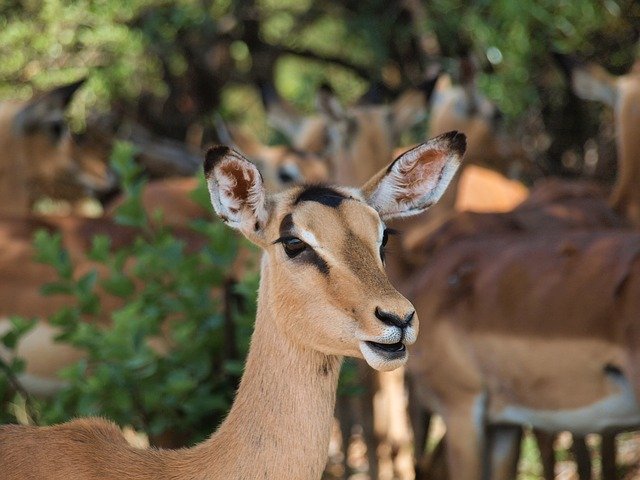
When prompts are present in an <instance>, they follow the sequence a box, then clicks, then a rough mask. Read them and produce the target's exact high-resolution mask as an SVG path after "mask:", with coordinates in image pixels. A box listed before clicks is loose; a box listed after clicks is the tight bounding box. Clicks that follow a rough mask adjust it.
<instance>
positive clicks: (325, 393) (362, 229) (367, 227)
mask: <svg viewBox="0 0 640 480" xmlns="http://www.w3.org/2000/svg"><path fill="white" fill-rule="evenodd" d="M436 143H437V142H436ZM447 155H450V159H451V161H452V162H455V163H457V162H458V161H459V157H460V155H461V153H460V143H459V142H458V143H457V144H455V151H454V152H452V153H451V154H447ZM424 161H426V162H429V161H430V156H429V155H427V156H425V160H424ZM419 162H420V161H419ZM205 170H206V172H207V175H208V183H209V189H210V192H211V196H212V203H213V205H214V207H215V209H216V211H217V212H218V213H219V214H220V215H224V216H225V217H226V218H227V220H226V221H228V222H229V223H230V224H233V225H237V228H238V229H239V230H241V231H242V232H243V233H244V234H245V235H246V236H247V237H248V238H250V239H251V240H252V241H254V242H255V243H256V244H258V245H259V246H260V247H261V248H262V249H263V251H264V254H263V260H262V268H261V284H260V289H259V295H258V312H257V318H256V325H255V331H254V335H253V337H252V342H251V349H250V352H249V356H248V358H247V364H246V368H245V373H244V375H243V378H242V381H241V384H240V387H239V390H238V393H237V396H236V399H235V401H234V404H233V407H232V409H231V411H230V413H229V415H228V417H227V419H226V420H225V421H224V423H223V424H222V426H221V427H220V428H219V429H218V431H217V432H216V433H215V434H214V435H213V436H212V437H211V438H210V439H209V440H207V441H205V442H203V443H201V444H200V445H197V446H196V447H194V448H192V449H183V450H176V451H168V450H148V449H147V450H140V449H136V448H134V447H131V446H129V445H128V444H127V443H126V441H125V440H124V437H122V435H121V433H120V431H119V429H118V428H117V427H115V426H114V425H112V424H110V423H108V422H105V421H104V420H99V419H82V420H75V421H73V422H69V423H67V424H63V425H58V426H54V427H45V428H34V427H18V426H4V427H0V472H2V474H3V477H4V478H7V479H8V480H14V479H24V478H30V479H33V480H37V479H39V478H42V479H45V478H46V479H47V480H56V479H65V480H67V479H78V480H81V479H87V480H93V479H107V480H108V479H120V478H131V479H135V480H139V479H172V480H180V479H195V480H197V479H202V480H204V479H225V480H228V479H258V478H280V479H287V480H288V479H290V480H294V479H296V480H297V479H318V478H320V475H321V473H322V469H323V467H324V464H325V460H326V453H327V449H328V444H329V437H330V431H331V422H332V416H333V409H334V403H335V391H336V387H337V380H338V373H339V366H340V357H341V356H343V355H351V356H358V357H361V356H362V355H363V354H364V352H365V350H364V348H365V347H364V346H363V345H364V344H363V341H364V340H369V341H378V342H383V343H390V342H391V340H389V338H391V337H389V335H392V336H393V337H396V338H400V341H401V342H403V344H405V343H406V344H409V343H412V342H413V341H415V333H416V332H417V328H418V325H417V318H413V319H412V320H411V323H408V324H406V325H405V326H404V327H403V328H402V329H399V328H398V327H395V326H389V325H387V324H386V323H383V322H382V321H380V320H379V319H378V318H376V315H374V311H375V310H376V308H380V309H381V310H383V311H385V312H391V313H394V314H397V315H398V316H399V317H400V318H411V317H410V316H407V315H406V314H407V313H408V312H412V311H413V307H412V305H411V304H410V303H409V302H408V301H407V300H406V299H405V298H404V297H402V296H401V295H400V294H399V293H398V292H397V291H395V290H394V289H393V288H392V287H391V286H390V284H389V282H388V280H387V278H386V275H385V273H384V267H383V264H382V261H381V259H380V256H379V248H380V240H381V230H382V222H381V220H380V218H379V216H378V213H377V212H376V210H374V209H373V208H372V207H370V206H368V205H367V203H366V198H367V197H368V196H372V195H373V192H374V190H375V186H374V185H375V183H377V181H376V180H373V181H372V182H371V183H369V184H368V185H367V190H366V192H365V193H361V192H359V191H358V190H353V189H350V190H345V189H341V188H338V187H334V189H335V191H337V192H340V194H341V195H344V196H345V197H346V198H345V199H344V200H343V201H342V202H341V203H340V204H339V205H338V206H334V207H331V206H327V205H324V204H322V203H318V202H315V201H302V202H299V201H296V198H298V196H299V195H300V193H301V191H302V189H301V188H295V189H292V190H289V191H287V192H285V193H282V194H279V195H277V196H273V197H269V198H264V197H262V198H263V200H256V198H258V197H255V196H254V195H253V194H251V193H249V192H253V191H254V190H261V189H262V188H263V187H262V180H261V179H260V178H259V174H258V173H257V170H256V169H255V167H253V166H251V164H249V162H247V161H246V160H244V159H242V157H241V156H239V154H237V153H233V152H229V150H228V149H225V150H221V149H220V148H218V150H212V151H210V153H209V154H208V157H207V163H206V165H205ZM390 171H394V169H390ZM377 178H379V179H380V180H383V179H384V177H382V178H380V177H377ZM242 179H245V180H246V181H247V182H248V185H244V184H243V183H242V182H241V181H240V180H242ZM247 179H249V180H247ZM423 181H424V189H425V190H424V191H425V195H426V194H427V193H428V191H429V190H430V189H431V188H433V187H430V184H431V183H433V179H428V178H425V179H423ZM380 185H381V187H380V188H387V187H385V186H384V184H383V182H382V181H380ZM263 193H264V192H263ZM401 193H402V187H401V186H400V185H397V186H396V187H395V189H394V194H393V195H391V196H390V197H389V202H391V203H389V204H386V205H384V207H385V209H386V210H387V211H388V210H389V209H393V206H392V204H393V203H394V202H396V201H397V200H396V199H395V198H396V197H397V195H399V194H401ZM263 210H264V211H266V212H267V219H266V222H265V223H264V224H263V225H260V226H258V227H256V220H257V219H258V218H259V217H260V215H261V213H260V212H261V211H263ZM288 216H290V217H288ZM285 217H288V218H290V220H288V221H285ZM283 228H286V231H284V232H283ZM291 228H293V230H291ZM283 234H286V235H296V236H300V237H301V238H311V240H307V241H308V242H311V243H310V244H309V245H308V246H307V248H313V250H314V251H315V252H316V254H318V255H321V257H322V259H323V260H324V261H325V262H326V264H327V269H328V270H327V272H323V271H322V270H321V269H319V268H316V266H315V265H313V264H310V263H307V261H308V259H307V261H304V259H305V258H307V257H300V258H301V260H302V261H296V260H295V259H291V258H288V256H287V254H286V253H285V250H284V248H283V245H282V244H281V243H280V242H274V240H275V239H278V238H279V237H281V236H282V235H283ZM301 278H303V279H304V281H300V279H301ZM407 325H408V326H407ZM414 329H415V332H413V330H414ZM400 331H403V332H405V333H406V336H405V335H404V333H403V334H400ZM410 332H411V333H410ZM398 335H399V336H398ZM367 348H369V347H367ZM365 355H366V354H365ZM367 361H368V362H369V363H372V362H373V364H375V365H376V366H377V367H376V368H381V369H389V368H395V367H397V366H399V365H401V364H403V363H404V361H406V353H405V354H404V357H402V358H401V359H394V360H389V359H388V358H387V357H386V356H383V355H382V354H379V353H378V354H375V355H374V356H373V357H367Z"/></svg>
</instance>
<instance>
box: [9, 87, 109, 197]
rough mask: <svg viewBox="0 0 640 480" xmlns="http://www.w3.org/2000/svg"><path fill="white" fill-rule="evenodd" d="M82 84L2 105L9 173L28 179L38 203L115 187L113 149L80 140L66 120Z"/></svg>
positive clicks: (14, 176)
mask: <svg viewBox="0 0 640 480" xmlns="http://www.w3.org/2000/svg"><path fill="white" fill-rule="evenodd" d="M82 84H83V81H79V82H75V83H73V84H70V85H66V86H63V87H59V88H56V89H54V90H52V91H50V92H48V93H46V94H44V95H42V96H40V97H38V98H36V99H34V100H31V101H29V102H28V103H26V104H24V103H6V104H3V105H2V108H1V109H0V129H2V131H1V132H0V135H1V137H0V144H2V147H3V151H4V152H7V153H6V157H5V160H3V163H5V162H6V163H10V164H12V165H13V167H12V168H13V170H14V171H13V172H10V174H9V175H10V176H11V177H12V178H13V180H14V181H16V180H17V179H18V178H20V177H22V179H23V181H24V182H25V183H26V185H27V186H28V189H29V190H30V191H29V200H30V201H32V202H33V201H34V200H37V199H38V198H39V197H42V196H48V197H51V198H57V199H63V200H72V201H73V200H77V199H80V198H85V197H87V196H95V195H97V194H101V193H103V192H106V191H109V190H111V189H112V188H114V187H115V184H116V178H115V175H114V174H113V173H112V172H111V171H110V170H109V166H108V162H107V161H106V159H107V157H108V151H105V150H104V149H100V148H96V146H95V145H92V144H91V143H78V142H77V139H76V138H74V136H73V135H72V133H71V131H70V130H69V127H68V124H67V122H66V119H65V110H66V108H67V106H68V105H69V103H70V102H71V100H72V98H73V95H74V94H75V92H76V91H77V90H78V89H79V88H80V87H81V86H82ZM2 124H4V125H2ZM17 181H20V180H17ZM25 188H27V187H25Z"/></svg>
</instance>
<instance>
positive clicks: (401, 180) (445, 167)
mask: <svg viewBox="0 0 640 480" xmlns="http://www.w3.org/2000/svg"><path fill="white" fill-rule="evenodd" d="M466 147H467V140H466V137H465V135H464V134H463V133H458V132H455V131H454V132H449V133H445V134H443V135H440V136H438V137H435V138H433V139H431V140H429V141H428V142H426V143H422V144H420V145H418V146H417V147H415V148H412V149H411V150H409V151H408V152H405V153H403V154H402V155H400V156H399V157H398V158H396V159H395V160H394V161H393V162H392V163H391V164H390V165H389V166H388V167H387V168H386V169H384V170H382V171H380V172H379V173H378V174H376V175H374V177H373V178H372V179H371V180H369V181H368V182H367V183H366V184H365V185H364V186H363V187H362V189H361V190H362V193H363V195H364V197H365V199H366V200H367V203H368V204H369V205H371V206H372V207H373V208H375V209H376V210H377V211H378V213H379V214H380V217H381V218H382V219H383V220H387V219H392V218H398V217H406V216H409V215H416V214H418V213H422V212H424V211H425V210H427V209H428V208H429V207H430V206H431V205H433V204H434V203H436V202H437V201H438V199H439V198H440V197H441V196H442V194H443V193H444V191H445V190H446V188H447V185H449V182H450V181H451V179H452V178H453V176H454V175H455V173H456V170H457V169H458V166H459V165H460V161H461V160H462V156H463V155H464V152H465V149H466Z"/></svg>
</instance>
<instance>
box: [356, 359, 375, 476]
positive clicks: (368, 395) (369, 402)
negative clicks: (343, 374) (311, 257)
mask: <svg viewBox="0 0 640 480" xmlns="http://www.w3.org/2000/svg"><path fill="white" fill-rule="evenodd" d="M358 376H359V378H360V380H361V381H362V386H363V390H364V391H363V393H362V395H361V396H360V397H359V400H360V409H359V410H360V415H361V417H360V425H361V426H362V437H363V440H364V443H365V445H366V446H367V462H368V463H369V477H370V478H371V480H377V479H378V438H377V436H376V431H375V428H374V417H373V416H374V412H373V397H374V395H375V393H376V390H377V379H376V372H375V371H373V370H372V369H371V368H370V367H369V366H368V365H367V364H366V363H365V362H364V361H361V360H359V361H358Z"/></svg>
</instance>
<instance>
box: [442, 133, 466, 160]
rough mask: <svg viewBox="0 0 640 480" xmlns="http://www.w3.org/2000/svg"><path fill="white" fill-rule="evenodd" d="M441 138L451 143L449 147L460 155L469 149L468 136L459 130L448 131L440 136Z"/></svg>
mask: <svg viewBox="0 0 640 480" xmlns="http://www.w3.org/2000/svg"><path fill="white" fill-rule="evenodd" d="M440 138H441V139H442V140H443V141H444V142H445V143H448V144H449V148H450V149H451V150H453V151H455V152H456V153H458V154H459V155H463V154H464V152H465V151H466V150H467V136H466V135H465V134H464V133H462V132H458V131H457V130H453V131H451V132H447V133H445V134H443V135H441V136H440Z"/></svg>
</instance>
